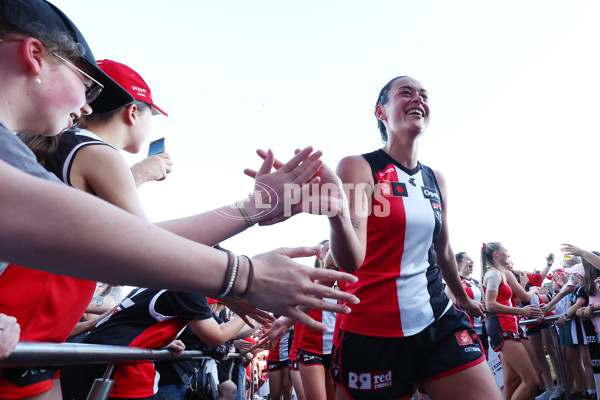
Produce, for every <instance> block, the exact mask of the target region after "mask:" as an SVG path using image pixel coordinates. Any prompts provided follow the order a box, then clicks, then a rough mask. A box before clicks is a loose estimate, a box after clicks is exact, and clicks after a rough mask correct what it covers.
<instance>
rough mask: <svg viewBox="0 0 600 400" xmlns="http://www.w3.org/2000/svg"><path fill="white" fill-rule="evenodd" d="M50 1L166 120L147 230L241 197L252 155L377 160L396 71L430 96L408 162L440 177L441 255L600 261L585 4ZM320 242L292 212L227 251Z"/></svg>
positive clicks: (590, 5) (524, 262)
mask: <svg viewBox="0 0 600 400" xmlns="http://www.w3.org/2000/svg"><path fill="white" fill-rule="evenodd" d="M54 3H55V4H56V5H57V6H58V7H59V8H61V9H62V10H63V11H64V12H65V13H66V14H67V15H69V16H70V17H71V19H72V20H73V21H74V22H75V23H76V24H77V25H78V26H79V27H80V29H81V30H82V32H83V34H84V35H85V36H86V38H87V39H88V42H89V44H90V46H91V48H92V49H93V51H94V55H95V56H96V59H103V58H110V59H113V60H116V61H120V62H123V63H125V64H128V65H129V66H131V67H132V68H134V69H135V70H137V71H138V72H139V73H140V74H141V75H142V76H143V77H144V78H145V80H146V81H147V82H148V83H149V85H150V87H151V89H152V93H153V97H154V98H155V101H156V103H157V104H158V105H159V106H160V107H161V108H163V109H164V110H165V111H167V112H168V113H169V117H162V116H157V117H154V119H153V132H152V136H151V139H155V138H159V137H162V136H165V137H166V145H167V151H168V152H169V153H170V154H171V156H172V157H173V159H174V161H175V166H174V168H175V169H174V171H173V172H172V173H171V175H170V176H169V177H168V179H167V180H166V181H164V182H158V183H148V184H146V185H144V186H142V188H141V189H140V195H141V198H142V202H143V204H144V206H145V207H146V211H147V213H148V216H149V217H150V219H151V220H155V221H157V220H163V219H170V218H176V217H181V216H185V215H189V214H192V213H199V212H202V211H206V210H210V209H212V208H216V207H218V206H222V205H225V204H228V203H232V202H233V201H235V200H238V199H242V198H244V197H245V196H246V195H247V194H248V193H249V192H250V191H251V188H252V181H251V180H250V179H249V178H247V177H245V176H244V175H243V170H244V168H246V167H252V168H256V167H257V166H258V165H259V163H260V160H259V159H258V157H257V156H256V155H255V154H254V150H255V149H257V148H272V149H273V150H274V151H275V154H276V156H278V157H279V158H281V159H288V158H289V157H291V155H292V154H293V150H294V149H295V148H298V147H304V146H307V145H312V146H314V147H315V148H318V149H321V150H322V151H323V152H324V156H323V158H324V160H325V162H326V163H327V164H329V165H331V166H332V167H335V166H336V164H337V163H338V161H339V160H340V159H341V158H342V157H343V156H345V155H350V154H360V153H365V152H369V151H372V150H375V149H377V148H378V147H381V146H382V144H381V140H380V137H379V133H378V131H377V127H376V120H375V117H374V116H373V106H374V103H375V101H376V97H377V94H378V92H379V90H380V88H381V87H382V86H383V85H384V84H385V83H386V82H387V81H388V80H389V79H391V78H393V77H394V76H398V75H410V76H413V77H414V78H416V79H418V80H419V81H421V83H422V84H423V85H424V86H425V88H426V89H427V90H428V91H429V95H430V103H431V123H430V125H429V129H428V130H427V132H426V133H425V135H424V136H422V137H421V139H420V146H419V147H420V148H419V159H420V161H421V162H422V163H423V164H426V165H429V166H430V167H432V168H434V169H439V170H441V171H442V172H443V173H444V175H445V176H446V179H447V181H448V186H449V187H448V200H447V204H448V213H449V218H448V223H449V224H450V225H449V227H450V237H451V243H452V247H453V249H454V251H455V252H458V251H467V252H469V253H470V254H471V256H472V257H474V259H476V260H478V259H479V249H480V247H481V243H482V242H483V241H486V242H487V241H500V242H503V243H504V244H505V245H506V247H507V248H508V250H509V253H510V254H511V256H512V258H513V261H514V263H515V268H518V269H524V270H532V269H534V268H541V267H542V266H543V265H544V263H545V261H544V258H545V255H546V254H547V253H548V252H549V251H553V252H554V253H555V254H558V253H559V249H560V243H563V242H570V243H572V244H576V245H579V246H582V247H584V248H587V249H590V250H592V249H598V250H600V244H598V238H597V233H596V229H597V226H599V224H598V222H599V217H598V212H597V211H595V206H594V204H595V200H596V199H597V198H598V195H599V193H600V190H599V188H598V183H597V170H598V160H597V157H596V154H597V145H598V135H599V134H600V129H599V121H598V119H599V116H600V112H598V106H599V105H600V101H599V100H598V98H599V96H598V93H599V92H600V75H599V72H600V61H599V57H598V54H599V53H598V41H599V39H600V24H599V23H598V16H599V15H600V3H599V2H597V1H595V0H583V1H568V2H567V1H555V0H536V1H529V0H525V1H523V0H520V1H516V0H508V1H502V2H488V1H480V0H474V1H468V0H453V1H447V0H431V1H403V0H395V1H351V0H331V1H327V0H318V1H314V0H304V1H302V2H292V1H283V0H271V1H261V0H254V1H246V0H231V1H214V0H211V1H204V0H193V1H192V0H175V1H169V2H165V1H158V0H127V1H123V0H118V1H117V0H102V1H99V0H96V1H85V2H82V1H75V0H56V1H54ZM141 158H142V155H141V154H140V155H138V156H134V157H128V160H129V161H131V162H132V163H133V162H134V161H137V160H140V159H141ZM328 234H329V232H328V224H327V221H326V218H325V217H318V216H308V215H301V216H295V217H293V218H292V219H291V220H288V221H286V222H285V223H283V224H279V225H277V226H274V227H265V228H263V227H253V228H252V229H250V230H248V231H246V232H244V233H242V234H240V235H238V236H237V237H235V238H233V239H230V240H228V241H227V242H225V243H223V246H224V247H226V248H230V249H232V250H235V251H236V252H239V253H246V254H249V255H253V254H257V253H260V252H263V251H266V250H270V249H273V248H276V247H280V246H297V245H311V244H316V243H317V242H318V241H320V240H321V239H323V238H326V237H327V236H328ZM199 262H201V260H199ZM307 262H310V260H307ZM166 267H168V266H166ZM476 269H479V262H477V266H476ZM477 273H478V272H477Z"/></svg>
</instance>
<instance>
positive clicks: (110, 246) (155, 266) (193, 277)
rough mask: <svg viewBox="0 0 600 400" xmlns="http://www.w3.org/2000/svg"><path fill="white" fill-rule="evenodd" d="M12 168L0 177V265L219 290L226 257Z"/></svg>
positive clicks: (145, 284)
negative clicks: (6, 262) (8, 264)
mask: <svg viewBox="0 0 600 400" xmlns="http://www.w3.org/2000/svg"><path fill="white" fill-rule="evenodd" d="M13 170H14V169H12V168H10V169H6V168H2V169H1V171H0V172H2V173H0V185H1V186H2V188H3V189H2V191H3V195H2V196H0V207H1V208H2V210H5V211H6V210H10V212H2V213H0V226H1V227H4V229H0V260H4V261H8V262H12V263H15V264H19V265H26V266H28V267H30V268H37V269H41V270H45V271H49V272H54V273H59V274H64V275H69V276H75V277H78V278H83V279H88V280H94V281H102V282H106V281H109V282H113V283H122V284H128V285H134V286H142V287H154V288H170V289H174V290H182V291H196V292H202V293H205V294H209V295H210V294H216V292H217V291H218V289H219V287H220V286H221V284H222V282H223V276H224V275H225V270H226V265H227V256H226V255H225V254H224V253H222V252H219V251H217V250H213V249H210V248H207V247H204V246H200V245H197V244H195V243H193V242H190V241H187V240H185V239H182V238H179V237H177V236H175V235H173V234H170V233H168V232H166V231H164V230H162V229H159V228H157V227H155V226H152V225H151V224H149V223H147V222H145V221H143V220H142V219H141V218H138V217H135V216H133V215H131V214H129V213H126V212H125V211H122V210H120V209H118V208H116V207H114V206H111V205H109V204H107V203H106V202H103V201H101V200H99V199H96V198H94V197H93V196H91V195H88V194H86V193H84V192H82V191H78V190H75V189H72V188H68V187H66V186H64V185H60V184H57V183H53V182H48V181H44V180H41V179H38V178H34V177H31V176H29V175H26V174H24V173H21V172H19V171H16V170H14V171H13ZM13 172H14V173H13ZM7 227H10V229H7ZM167 266H168V268H165V267H167ZM201 266H207V267H206V268H201Z"/></svg>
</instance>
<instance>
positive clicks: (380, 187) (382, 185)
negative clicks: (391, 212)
mask: <svg viewBox="0 0 600 400" xmlns="http://www.w3.org/2000/svg"><path fill="white" fill-rule="evenodd" d="M377 194H379V195H380V196H391V195H392V184H391V182H390V181H379V182H377Z"/></svg>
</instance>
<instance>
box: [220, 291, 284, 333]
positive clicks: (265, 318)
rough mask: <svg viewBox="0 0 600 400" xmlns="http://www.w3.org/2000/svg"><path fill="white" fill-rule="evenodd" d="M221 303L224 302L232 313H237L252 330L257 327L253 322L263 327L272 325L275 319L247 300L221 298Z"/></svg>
mask: <svg viewBox="0 0 600 400" xmlns="http://www.w3.org/2000/svg"><path fill="white" fill-rule="evenodd" d="M219 299H220V301H222V302H223V304H225V305H226V306H227V307H228V308H229V309H230V310H231V311H233V312H234V313H236V314H237V315H238V316H239V317H240V318H241V319H242V320H243V321H244V322H245V323H246V325H248V326H249V327H251V328H254V327H255V325H254V323H253V322H252V321H251V319H253V320H254V321H256V322H258V323H259V324H261V325H267V324H270V323H271V322H273V321H274V320H275V318H274V317H273V316H272V315H271V314H269V313H268V312H266V311H263V310H260V309H258V308H256V306H254V304H252V303H250V302H249V301H246V300H234V299H232V298H231V297H220V298H219Z"/></svg>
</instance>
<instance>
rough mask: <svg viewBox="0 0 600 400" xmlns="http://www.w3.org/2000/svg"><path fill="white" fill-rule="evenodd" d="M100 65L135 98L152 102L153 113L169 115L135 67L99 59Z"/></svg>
mask: <svg viewBox="0 0 600 400" xmlns="http://www.w3.org/2000/svg"><path fill="white" fill-rule="evenodd" d="M98 66H99V67H100V69H101V70H102V71H104V72H105V73H106V74H107V75H108V76H110V77H111V78H112V79H113V80H114V81H115V82H117V83H118V84H119V85H121V86H122V87H123V89H125V90H126V91H127V92H128V93H129V94H130V95H132V96H133V98H134V99H136V100H139V101H143V102H144V103H148V104H150V106H151V107H152V115H158V114H163V115H169V114H167V113H166V112H164V111H163V110H161V109H160V108H159V107H158V106H157V105H156V104H154V101H152V93H151V92H150V87H149V86H148V84H147V83H146V81H145V80H144V79H143V78H142V77H141V76H140V74H138V73H137V72H135V71H134V70H133V69H131V68H129V67H128V66H127V65H125V64H121V63H120V62H116V61H112V60H98Z"/></svg>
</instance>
